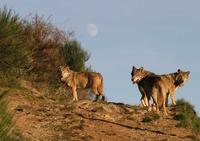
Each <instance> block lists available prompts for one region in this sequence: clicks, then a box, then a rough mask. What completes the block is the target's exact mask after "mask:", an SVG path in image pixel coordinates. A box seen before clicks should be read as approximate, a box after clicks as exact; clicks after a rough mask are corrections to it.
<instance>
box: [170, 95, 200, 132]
mask: <svg viewBox="0 0 200 141" xmlns="http://www.w3.org/2000/svg"><path fill="white" fill-rule="evenodd" d="M174 119H176V120H179V121H180V124H179V125H178V126H179V127H184V128H192V129H194V130H196V131H200V118H199V117H198V116H197V113H196V112H195V110H194V107H193V106H192V105H191V104H190V103H188V102H186V101H185V100H184V99H181V100H178V101H177V106H176V115H175V116H174Z"/></svg>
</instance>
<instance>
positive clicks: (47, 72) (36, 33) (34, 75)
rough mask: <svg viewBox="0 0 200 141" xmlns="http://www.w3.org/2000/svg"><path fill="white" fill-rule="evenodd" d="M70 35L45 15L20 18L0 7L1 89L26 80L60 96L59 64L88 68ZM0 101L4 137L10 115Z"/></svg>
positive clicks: (86, 56) (86, 55) (85, 55)
mask: <svg viewBox="0 0 200 141" xmlns="http://www.w3.org/2000/svg"><path fill="white" fill-rule="evenodd" d="M71 36H72V35H71V34H70V33H66V32H64V31H62V30H60V29H58V28H57V27H56V26H54V25H53V24H52V23H51V22H50V21H49V19H45V18H44V17H40V16H38V15H35V16H30V17H28V18H27V19H23V18H21V17H20V16H19V15H18V14H16V13H15V12H14V11H13V10H11V9H8V8H6V7H4V8H0V87H1V88H2V89H1V91H0V92H2V91H4V89H5V90H9V89H12V88H13V87H19V84H18V82H20V81H21V80H26V81H28V82H30V83H31V84H32V86H34V87H36V88H37V89H38V90H41V93H44V94H45V96H47V97H51V98H52V97H53V98H55V97H58V99H59V98H60V97H61V96H58V95H59V94H58V93H60V91H63V92H66V90H65V87H64V86H63V85H60V81H59V79H60V77H59V71H58V68H59V65H68V66H69V67H71V68H72V69H74V70H77V71H84V70H87V67H86V65H85V62H86V61H87V60H88V59H89V53H88V52H87V51H86V50H84V49H83V48H82V47H81V44H80V43H79V42H78V41H77V40H76V39H73V38H72V37H71ZM58 91H59V92H58ZM50 94H51V95H50ZM55 94H58V95H55ZM64 98H65V99H66V98H67V97H64ZM61 99H63V96H62V98H61ZM0 105H1V106H0V112H1V113H0V130H1V132H0V138H1V139H3V134H4V132H6V133H9V134H8V135H7V134H5V138H6V139H5V140H8V138H7V136H8V137H9V136H10V135H11V134H10V131H12V126H8V125H9V124H10V122H11V117H9V116H8V115H7V114H6V113H5V111H3V110H5V109H6V107H5V106H3V105H4V103H0ZM5 114H6V115H5ZM5 117H6V118H5ZM4 120H5V121H4Z"/></svg>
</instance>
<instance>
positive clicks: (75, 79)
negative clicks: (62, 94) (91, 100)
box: [60, 66, 105, 100]
mask: <svg viewBox="0 0 200 141" xmlns="http://www.w3.org/2000/svg"><path fill="white" fill-rule="evenodd" d="M60 71H61V81H62V82H65V83H66V84H67V86H68V87H70V88H71V90H72V94H73V100H78V96H77V89H78V88H81V89H85V88H91V89H92V91H93V92H94V93H95V94H96V100H98V97H99V96H102V100H104V99H105V97H104V94H103V77H102V75H101V74H100V73H96V72H75V71H72V70H70V69H69V67H64V66H60Z"/></svg>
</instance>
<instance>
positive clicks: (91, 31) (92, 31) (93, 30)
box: [87, 24, 98, 37]
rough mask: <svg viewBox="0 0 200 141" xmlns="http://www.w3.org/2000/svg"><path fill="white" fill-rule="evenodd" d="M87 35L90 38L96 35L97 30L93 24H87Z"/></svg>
mask: <svg viewBox="0 0 200 141" xmlns="http://www.w3.org/2000/svg"><path fill="white" fill-rule="evenodd" d="M87 33H88V34H89V35H90V36H91V37H95V36H96V35H97V33H98V28H97V26H96V25H95V24H88V25H87Z"/></svg>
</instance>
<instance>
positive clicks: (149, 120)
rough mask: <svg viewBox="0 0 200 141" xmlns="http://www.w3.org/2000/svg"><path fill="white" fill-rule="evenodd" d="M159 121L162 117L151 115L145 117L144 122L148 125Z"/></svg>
mask: <svg viewBox="0 0 200 141" xmlns="http://www.w3.org/2000/svg"><path fill="white" fill-rule="evenodd" d="M158 119H160V116H159V115H158V114H151V115H147V116H145V117H144V118H143V120H142V122H145V123H148V122H151V121H155V120H158Z"/></svg>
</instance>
